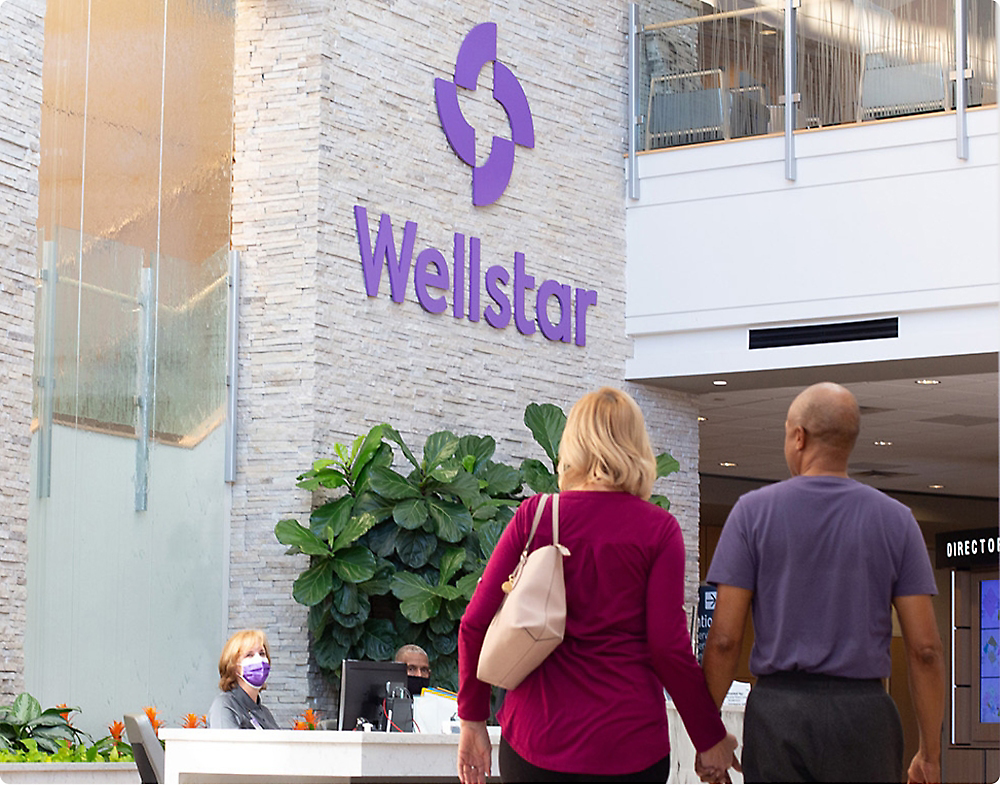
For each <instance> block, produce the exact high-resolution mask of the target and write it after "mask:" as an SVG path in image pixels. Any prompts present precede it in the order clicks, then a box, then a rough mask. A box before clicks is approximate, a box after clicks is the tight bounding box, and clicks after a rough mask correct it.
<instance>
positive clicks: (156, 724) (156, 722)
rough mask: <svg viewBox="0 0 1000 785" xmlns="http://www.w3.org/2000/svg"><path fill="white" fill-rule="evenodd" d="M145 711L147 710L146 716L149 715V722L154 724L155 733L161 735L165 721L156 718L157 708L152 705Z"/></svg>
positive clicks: (145, 710) (145, 709)
mask: <svg viewBox="0 0 1000 785" xmlns="http://www.w3.org/2000/svg"><path fill="white" fill-rule="evenodd" d="M143 711H144V712H146V716H147V717H149V724H150V725H152V726H153V733H155V734H156V735H157V737H159V735H160V728H162V727H163V722H162V720H158V719H157V718H156V709H154V708H153V707H152V706H146V707H145V708H144V709H143Z"/></svg>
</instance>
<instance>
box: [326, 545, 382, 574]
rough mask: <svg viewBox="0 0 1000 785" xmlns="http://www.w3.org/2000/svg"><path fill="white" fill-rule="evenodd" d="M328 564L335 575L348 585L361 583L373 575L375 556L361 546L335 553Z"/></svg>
mask: <svg viewBox="0 0 1000 785" xmlns="http://www.w3.org/2000/svg"><path fill="white" fill-rule="evenodd" d="M330 562H331V564H332V565H333V569H334V571H335V572H336V573H337V575H338V576H339V577H340V578H341V579H343V580H344V581H347V582H349V583H361V582H362V581H367V580H370V579H371V578H372V577H373V576H374V575H375V554H373V553H372V552H371V551H370V550H368V549H367V548H365V547H364V546H361V545H358V546H355V547H353V548H346V549H345V550H342V551H337V553H336V554H334V556H333V558H332V559H331V560H330Z"/></svg>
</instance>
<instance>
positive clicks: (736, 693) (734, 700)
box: [722, 681, 750, 706]
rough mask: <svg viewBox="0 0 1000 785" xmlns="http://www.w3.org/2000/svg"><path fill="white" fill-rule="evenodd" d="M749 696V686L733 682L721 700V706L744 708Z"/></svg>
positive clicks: (745, 683)
mask: <svg viewBox="0 0 1000 785" xmlns="http://www.w3.org/2000/svg"><path fill="white" fill-rule="evenodd" d="M749 694H750V685H749V684H747V682H745V681H734V682H733V683H732V684H731V685H730V686H729V692H727V693H726V697H725V698H723V699H722V705H723V706H746V705H747V696H748V695H749Z"/></svg>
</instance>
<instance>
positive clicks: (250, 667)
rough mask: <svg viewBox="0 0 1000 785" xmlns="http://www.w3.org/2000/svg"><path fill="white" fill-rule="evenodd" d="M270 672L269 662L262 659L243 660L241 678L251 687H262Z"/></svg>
mask: <svg viewBox="0 0 1000 785" xmlns="http://www.w3.org/2000/svg"><path fill="white" fill-rule="evenodd" d="M270 672H271V663H269V662H268V661H267V660H264V659H255V660H251V661H244V663H243V680H244V681H245V682H246V683H247V684H249V685H250V686H251V687H263V686H264V682H265V681H267V676H268V674H269V673H270Z"/></svg>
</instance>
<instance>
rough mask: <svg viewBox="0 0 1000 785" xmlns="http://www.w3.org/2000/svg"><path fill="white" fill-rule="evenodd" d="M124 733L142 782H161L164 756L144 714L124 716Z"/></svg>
mask: <svg viewBox="0 0 1000 785" xmlns="http://www.w3.org/2000/svg"><path fill="white" fill-rule="evenodd" d="M125 733H126V735H127V736H128V743H129V745H130V746H131V747H132V755H133V757H135V767H136V768H137V769H138V770H139V779H140V780H141V781H142V782H163V780H164V770H165V768H166V767H165V757H166V756H165V755H164V754H163V747H162V746H161V745H160V740H159V739H158V738H157V737H156V731H154V730H153V725H152V723H150V721H149V717H147V716H146V715H145V714H126V715H125Z"/></svg>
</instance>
